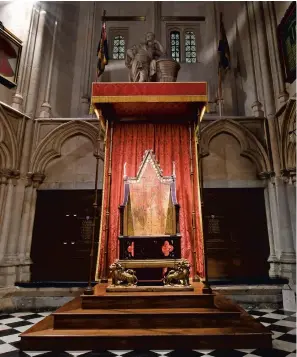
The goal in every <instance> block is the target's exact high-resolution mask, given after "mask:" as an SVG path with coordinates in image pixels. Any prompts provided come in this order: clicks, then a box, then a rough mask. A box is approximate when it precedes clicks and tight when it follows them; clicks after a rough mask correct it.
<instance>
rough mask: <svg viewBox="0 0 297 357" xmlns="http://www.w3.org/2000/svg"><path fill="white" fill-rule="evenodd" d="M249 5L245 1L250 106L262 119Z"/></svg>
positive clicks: (255, 114)
mask: <svg viewBox="0 0 297 357" xmlns="http://www.w3.org/2000/svg"><path fill="white" fill-rule="evenodd" d="M248 7H249V3H248V2H246V1H245V12H246V13H245V17H246V23H247V28H248V42H249V50H250V54H251V67H252V73H251V78H252V91H251V92H252V94H253V103H252V105H251V107H252V111H253V113H254V116H255V117H264V112H263V110H262V104H261V103H260V102H259V98H258V93H257V84H256V72H255V64H254V63H255V61H256V59H255V54H254V51H255V49H253V45H252V33H251V26H250V21H251V19H250V16H251V15H250V14H249V9H248Z"/></svg>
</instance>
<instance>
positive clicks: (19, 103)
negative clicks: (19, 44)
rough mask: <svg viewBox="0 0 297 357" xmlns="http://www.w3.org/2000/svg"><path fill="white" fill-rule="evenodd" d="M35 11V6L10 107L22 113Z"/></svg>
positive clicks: (33, 36) (33, 35)
mask: <svg viewBox="0 0 297 357" xmlns="http://www.w3.org/2000/svg"><path fill="white" fill-rule="evenodd" d="M36 14H37V10H36V8H35V6H34V5H33V6H32V12H31V19H30V25H29V30H28V36H27V40H26V47H25V51H24V53H23V55H22V58H21V64H20V71H19V77H18V84H17V88H16V93H15V95H14V96H13V98H12V104H11V106H12V107H13V108H14V109H16V110H19V111H21V112H22V111H23V101H24V98H23V95H24V93H23V92H24V87H25V79H26V71H27V70H28V67H29V57H30V55H29V54H30V51H32V46H33V42H34V39H35V31H34V22H35V21H36Z"/></svg>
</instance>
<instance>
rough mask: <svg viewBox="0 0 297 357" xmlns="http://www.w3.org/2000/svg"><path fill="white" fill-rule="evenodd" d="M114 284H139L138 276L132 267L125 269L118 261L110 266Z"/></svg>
mask: <svg viewBox="0 0 297 357" xmlns="http://www.w3.org/2000/svg"><path fill="white" fill-rule="evenodd" d="M109 270H110V272H111V278H112V284H113V285H124V286H131V285H137V282H138V280H137V277H136V275H135V271H134V270H132V269H127V270H125V269H124V268H123V266H122V265H121V264H120V263H118V262H117V261H116V262H114V263H113V264H111V266H110V267H109Z"/></svg>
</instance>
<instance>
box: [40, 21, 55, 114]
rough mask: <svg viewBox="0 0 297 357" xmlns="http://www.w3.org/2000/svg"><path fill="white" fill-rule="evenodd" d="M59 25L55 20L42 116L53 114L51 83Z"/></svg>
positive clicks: (41, 110)
mask: <svg viewBox="0 0 297 357" xmlns="http://www.w3.org/2000/svg"><path fill="white" fill-rule="evenodd" d="M57 25H58V22H57V21H55V23H54V33H53V40H52V47H51V53H50V62H49V68H48V74H47V85H46V92H45V97H44V102H43V104H42V105H41V109H40V114H39V117H40V118H50V117H51V115H52V113H51V105H50V91H51V85H52V72H53V63H54V55H55V45H56V34H57Z"/></svg>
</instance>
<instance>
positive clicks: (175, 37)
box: [170, 31, 180, 62]
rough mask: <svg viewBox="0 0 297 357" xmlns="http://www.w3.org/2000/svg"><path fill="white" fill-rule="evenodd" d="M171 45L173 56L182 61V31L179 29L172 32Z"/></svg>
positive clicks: (177, 60)
mask: <svg viewBox="0 0 297 357" xmlns="http://www.w3.org/2000/svg"><path fill="white" fill-rule="evenodd" d="M170 47H171V57H172V58H173V59H174V60H175V61H176V62H180V33H179V31H171V32H170Z"/></svg>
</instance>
